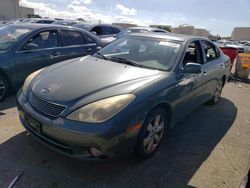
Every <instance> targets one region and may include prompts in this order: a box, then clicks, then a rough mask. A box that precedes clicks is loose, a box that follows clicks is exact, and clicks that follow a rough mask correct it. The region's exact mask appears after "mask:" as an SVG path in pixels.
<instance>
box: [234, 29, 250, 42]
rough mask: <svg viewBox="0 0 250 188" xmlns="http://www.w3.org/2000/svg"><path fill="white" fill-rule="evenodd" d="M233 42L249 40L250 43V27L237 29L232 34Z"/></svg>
mask: <svg viewBox="0 0 250 188" xmlns="http://www.w3.org/2000/svg"><path fill="white" fill-rule="evenodd" d="M231 39H232V40H249V41H250V27H236V28H234V30H233V32H232V37H231Z"/></svg>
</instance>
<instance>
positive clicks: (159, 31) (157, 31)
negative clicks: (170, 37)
mask: <svg viewBox="0 0 250 188" xmlns="http://www.w3.org/2000/svg"><path fill="white" fill-rule="evenodd" d="M154 32H156V33H166V32H165V31H162V30H155V31H154Z"/></svg>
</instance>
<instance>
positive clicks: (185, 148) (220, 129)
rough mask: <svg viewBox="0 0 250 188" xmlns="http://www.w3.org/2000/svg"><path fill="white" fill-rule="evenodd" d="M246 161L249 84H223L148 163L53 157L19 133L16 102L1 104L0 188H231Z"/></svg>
mask: <svg viewBox="0 0 250 188" xmlns="http://www.w3.org/2000/svg"><path fill="white" fill-rule="evenodd" d="M249 160H250V85H249V84H243V83H241V84H240V85H239V84H238V83H228V84H227V85H226V86H225V89H224V91H223V98H222V100H221V101H220V103H219V104H218V105H217V106H206V105H203V106H201V107H200V108H198V109H197V110H195V111H194V112H192V113H191V114H190V115H189V116H187V117H186V118H185V119H184V120H183V121H182V122H180V123H179V124H177V125H176V126H175V127H174V128H172V129H171V130H170V131H169V132H168V135H167V138H166V139H165V140H164V142H163V145H162V146H161V147H160V149H159V152H158V153H157V154H156V156H154V157H153V158H151V159H150V160H147V161H139V160H137V159H136V158H135V157H133V156H130V157H126V158H124V159H120V160H118V161H114V162H111V163H104V164H88V163H84V162H83V161H80V160H75V159H71V158H68V157H65V156H62V155H61V154H58V153H56V152H54V151H52V150H50V149H48V148H47V147H45V146H43V145H42V144H40V143H38V142H37V141H36V140H34V139H33V138H32V137H31V136H29V135H27V133H26V132H25V131H24V129H23V128H22V126H21V124H20V122H19V120H18V113H17V109H16V107H15V98H14V97H11V98H9V99H7V100H6V101H5V102H3V103H0V187H7V186H8V185H9V183H10V182H11V181H12V179H13V178H14V177H15V176H16V175H17V174H18V172H19V170H23V171H24V174H23V175H22V176H21V178H20V179H19V180H18V182H17V183H16V185H15V187H32V188H34V187H131V188H136V187H144V188H145V187H157V188H158V187H164V188H166V187H169V188H179V187H189V188H191V187H204V188H210V187H215V188H218V187H230V188H231V187H232V188H233V187H235V188H238V187H239V184H240V181H241V179H242V177H243V176H244V175H246V173H247V167H248V165H249Z"/></svg>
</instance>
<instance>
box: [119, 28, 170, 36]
mask: <svg viewBox="0 0 250 188" xmlns="http://www.w3.org/2000/svg"><path fill="white" fill-rule="evenodd" d="M147 32H157V33H169V32H168V31H166V30H163V29H159V28H152V27H129V28H127V29H125V30H123V31H121V32H120V33H118V34H117V35H115V36H114V37H115V38H121V37H123V36H125V35H129V34H132V33H147Z"/></svg>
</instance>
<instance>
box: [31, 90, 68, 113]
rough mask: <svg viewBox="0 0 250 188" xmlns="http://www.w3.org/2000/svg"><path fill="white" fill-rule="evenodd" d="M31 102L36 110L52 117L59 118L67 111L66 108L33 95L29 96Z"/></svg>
mask: <svg viewBox="0 0 250 188" xmlns="http://www.w3.org/2000/svg"><path fill="white" fill-rule="evenodd" d="M29 102H30V104H31V105H32V106H33V107H34V108H35V109H37V110H39V111H40V112H42V113H44V114H47V115H49V116H52V117H59V116H60V115H61V114H62V113H63V112H64V111H65V109H66V106H63V105H59V104H55V103H52V102H48V101H45V100H43V99H40V98H38V97H37V96H35V95H34V94H33V93H31V94H30V96H29Z"/></svg>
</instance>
